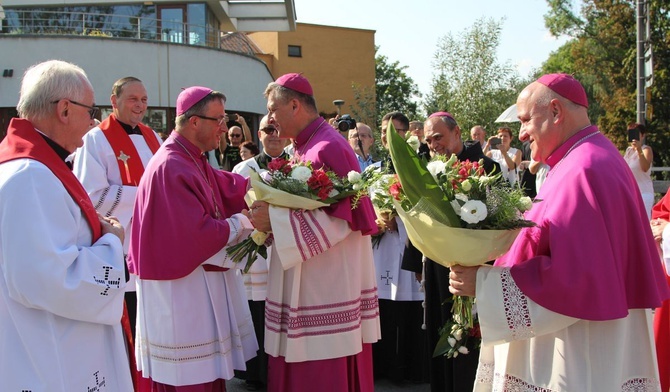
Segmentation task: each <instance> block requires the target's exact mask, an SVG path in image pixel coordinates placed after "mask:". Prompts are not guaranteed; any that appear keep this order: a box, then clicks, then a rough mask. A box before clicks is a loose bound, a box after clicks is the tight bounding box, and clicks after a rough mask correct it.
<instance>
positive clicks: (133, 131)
mask: <svg viewBox="0 0 670 392" xmlns="http://www.w3.org/2000/svg"><path fill="white" fill-rule="evenodd" d="M116 121H118V122H119V124H121V126H122V127H123V130H124V131H126V133H127V134H128V135H141V134H142V131H140V126H139V125H135V127H134V128H133V127H132V126H130V125H128V124H126V123H124V122H121V121H120V120H119V118H118V117H117V118H116Z"/></svg>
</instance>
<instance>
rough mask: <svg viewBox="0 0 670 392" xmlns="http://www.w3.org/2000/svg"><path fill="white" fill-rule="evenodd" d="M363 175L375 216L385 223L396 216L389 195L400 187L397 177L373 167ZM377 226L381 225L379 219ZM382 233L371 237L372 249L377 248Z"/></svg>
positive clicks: (368, 168) (367, 169) (381, 231)
mask: <svg viewBox="0 0 670 392" xmlns="http://www.w3.org/2000/svg"><path fill="white" fill-rule="evenodd" d="M368 172H370V173H368ZM363 174H365V175H366V176H365V177H366V180H365V184H366V185H367V188H368V193H369V195H370V200H371V201H372V206H373V207H374V209H375V212H376V213H377V216H379V217H381V218H382V219H383V220H386V221H390V220H391V219H393V218H394V217H396V216H398V214H397V213H396V211H395V206H394V205H393V196H392V195H391V193H390V192H391V189H396V188H398V187H399V186H400V183H399V180H398V176H396V175H394V174H388V173H384V172H382V171H380V170H378V169H377V168H375V167H373V166H368V167H367V168H366V169H365V171H364V172H363ZM377 225H378V226H381V225H382V224H381V223H380V219H377ZM384 233H386V231H385V230H380V232H379V233H377V234H375V235H373V236H372V246H373V247H377V246H379V243H380V242H381V239H382V237H383V236H384Z"/></svg>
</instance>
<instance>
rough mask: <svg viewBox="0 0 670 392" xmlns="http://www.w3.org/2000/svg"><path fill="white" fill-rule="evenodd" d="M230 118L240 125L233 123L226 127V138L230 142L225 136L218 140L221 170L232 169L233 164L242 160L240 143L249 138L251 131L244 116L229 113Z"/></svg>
mask: <svg viewBox="0 0 670 392" xmlns="http://www.w3.org/2000/svg"><path fill="white" fill-rule="evenodd" d="M230 119H231V120H233V121H235V122H236V123H238V124H240V125H241V126H242V127H241V128H240V127H239V126H237V125H234V126H232V127H230V128H229V129H228V138H227V139H229V140H230V144H228V140H227V139H226V138H225V137H222V138H221V141H220V142H219V151H220V154H219V157H218V158H219V164H220V165H221V170H225V171H232V170H233V168H234V167H235V165H237V164H238V163H240V162H242V157H240V145H241V144H242V142H244V141H246V140H251V131H250V130H249V126H248V125H247V122H246V121H245V120H244V117H242V116H240V115H239V114H231V115H230Z"/></svg>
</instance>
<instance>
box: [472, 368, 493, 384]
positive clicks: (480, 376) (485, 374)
mask: <svg viewBox="0 0 670 392" xmlns="http://www.w3.org/2000/svg"><path fill="white" fill-rule="evenodd" d="M494 368H495V364H494V363H492V362H491V363H489V362H479V366H477V375H476V376H475V380H477V382H478V383H480V384H488V385H491V384H493V369H494Z"/></svg>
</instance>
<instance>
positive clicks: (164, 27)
mask: <svg viewBox="0 0 670 392" xmlns="http://www.w3.org/2000/svg"><path fill="white" fill-rule="evenodd" d="M158 15H159V18H160V20H159V22H158V29H159V31H160V34H161V40H163V41H167V42H174V43H178V44H183V43H186V42H185V38H186V23H185V22H186V18H185V16H186V8H185V6H184V5H176V6H175V5H161V6H158Z"/></svg>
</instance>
